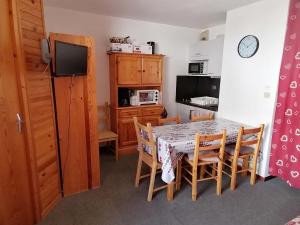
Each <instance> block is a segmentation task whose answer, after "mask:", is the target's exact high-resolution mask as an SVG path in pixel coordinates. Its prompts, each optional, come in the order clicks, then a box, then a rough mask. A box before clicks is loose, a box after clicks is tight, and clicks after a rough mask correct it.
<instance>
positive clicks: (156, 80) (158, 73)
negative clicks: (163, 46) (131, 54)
mask: <svg viewBox="0 0 300 225" xmlns="http://www.w3.org/2000/svg"><path fill="white" fill-rule="evenodd" d="M142 69H143V70H142V71H143V72H142V85H155V84H156V85H157V84H158V85H160V84H161V82H162V58H160V57H159V58H158V57H143V58H142Z"/></svg>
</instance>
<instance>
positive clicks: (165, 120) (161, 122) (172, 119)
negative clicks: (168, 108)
mask: <svg viewBox="0 0 300 225" xmlns="http://www.w3.org/2000/svg"><path fill="white" fill-rule="evenodd" d="M171 123H176V124H180V123H181V118H180V116H178V115H177V116H174V117H168V118H159V119H158V125H159V126H162V125H165V124H171Z"/></svg>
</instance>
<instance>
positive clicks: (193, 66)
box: [189, 63, 200, 74]
mask: <svg viewBox="0 0 300 225" xmlns="http://www.w3.org/2000/svg"><path fill="white" fill-rule="evenodd" d="M189 73H191V74H200V63H189Z"/></svg>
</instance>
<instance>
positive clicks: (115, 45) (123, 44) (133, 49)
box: [108, 36, 155, 54]
mask: <svg viewBox="0 0 300 225" xmlns="http://www.w3.org/2000/svg"><path fill="white" fill-rule="evenodd" d="M109 40H110V45H109V50H108V52H123V53H140V54H154V52H155V42H153V41H149V42H147V43H143V42H136V41H134V40H131V39H130V37H129V36H127V37H111V38H110V39H109Z"/></svg>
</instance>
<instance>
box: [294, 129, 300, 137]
mask: <svg viewBox="0 0 300 225" xmlns="http://www.w3.org/2000/svg"><path fill="white" fill-rule="evenodd" d="M295 135H296V136H300V129H298V128H297V129H296V131H295Z"/></svg>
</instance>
